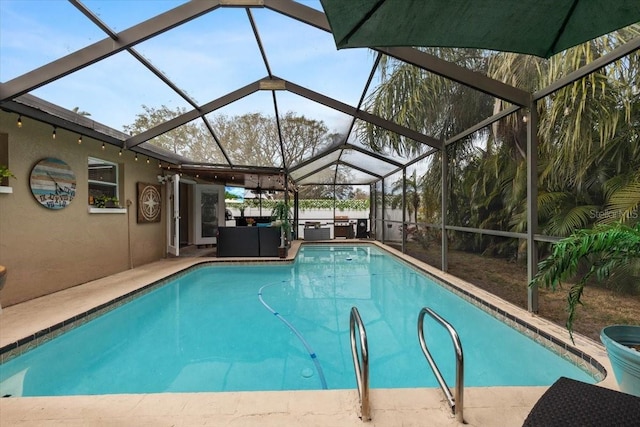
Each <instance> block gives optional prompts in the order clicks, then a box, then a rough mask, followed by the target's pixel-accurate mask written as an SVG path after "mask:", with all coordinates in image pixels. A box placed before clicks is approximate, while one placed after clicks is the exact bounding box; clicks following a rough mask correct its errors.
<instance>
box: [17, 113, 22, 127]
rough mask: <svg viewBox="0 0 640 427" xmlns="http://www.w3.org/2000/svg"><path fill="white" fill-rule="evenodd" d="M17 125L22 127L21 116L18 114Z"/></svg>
mask: <svg viewBox="0 0 640 427" xmlns="http://www.w3.org/2000/svg"><path fill="white" fill-rule="evenodd" d="M18 127H19V128H21V127H22V116H18Z"/></svg>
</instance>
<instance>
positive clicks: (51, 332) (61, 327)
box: [0, 258, 294, 364]
mask: <svg viewBox="0 0 640 427" xmlns="http://www.w3.org/2000/svg"><path fill="white" fill-rule="evenodd" d="M293 261H294V259H293V258H291V259H272V260H262V259H260V260H224V261H212V260H202V261H200V262H198V263H196V264H194V265H191V266H189V267H186V268H184V269H182V270H180V271H177V272H175V273H172V274H170V275H169V276H166V277H163V278H162V279H158V280H156V281H154V282H151V283H148V284H146V285H144V286H141V287H139V288H137V289H134V290H132V291H131V292H128V293H126V294H123V295H120V296H118V297H116V298H114V299H112V300H110V301H107V302H104V303H102V304H100V305H97V306H96V307H93V308H91V309H89V310H87V311H85V312H83V313H79V314H76V315H74V316H72V317H70V318H68V319H66V320H63V321H62V322H59V323H56V324H55V325H53V326H49V327H47V328H44V329H42V330H40V331H37V332H35V333H34V334H31V335H28V336H26V337H23V338H20V339H19V340H17V341H14V342H12V343H9V344H6V345H5V346H3V347H2V348H0V364H2V363H5V362H8V361H9V360H11V359H13V358H14V357H16V356H19V355H21V354H23V353H26V352H27V351H29V350H32V349H34V348H36V347H38V346H39V345H40V344H44V343H45V342H47V341H50V340H52V339H54V338H56V337H58V336H60V335H62V334H64V333H65V332H67V331H69V330H71V329H73V328H77V327H78V326H81V325H83V324H85V323H87V322H89V321H91V320H93V319H95V318H96V317H100V316H102V315H103V314H105V313H108V312H109V311H111V310H114V309H116V308H118V307H120V306H121V305H124V304H127V303H129V302H131V301H132V300H134V299H136V298H139V297H141V296H143V295H144V294H146V293H149V292H151V291H153V290H154V289H156V288H158V287H160V286H163V285H164V284H166V283H167V282H169V281H171V280H174V279H177V278H179V277H181V276H184V275H186V274H188V273H190V272H192V271H195V270H197V269H199V268H204V267H207V266H211V265H242V264H245V265H256V264H267V263H270V264H283V263H293Z"/></svg>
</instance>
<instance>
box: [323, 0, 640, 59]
mask: <svg viewBox="0 0 640 427" xmlns="http://www.w3.org/2000/svg"><path fill="white" fill-rule="evenodd" d="M321 3H322V7H323V8H324V11H325V14H326V15H327V18H328V20H329V25H330V26H331V31H332V33H333V36H334V39H335V41H336V46H337V47H338V49H342V48H350V47H391V46H413V47H418V46H424V47H464V48H478V49H491V50H499V51H506V52H517V53H525V54H530V55H536V56H539V57H542V58H549V57H550V56H552V55H555V54H556V53H558V52H561V51H563V50H565V49H567V48H570V47H572V46H575V45H578V44H580V43H584V42H586V41H589V40H592V39H594V38H596V37H599V36H601V35H604V34H607V33H610V32H613V31H615V30H618V29H620V28H623V27H626V26H628V25H631V24H634V23H636V22H639V21H640V0H321Z"/></svg>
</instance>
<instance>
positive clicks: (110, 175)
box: [89, 157, 120, 205]
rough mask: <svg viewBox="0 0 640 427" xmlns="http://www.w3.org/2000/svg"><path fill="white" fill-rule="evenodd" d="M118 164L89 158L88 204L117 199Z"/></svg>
mask: <svg viewBox="0 0 640 427" xmlns="http://www.w3.org/2000/svg"><path fill="white" fill-rule="evenodd" d="M119 194H120V193H119V192H118V164H117V163H112V162H108V161H106V160H101V159H96V158H94V157H89V204H90V205H95V204H96V202H97V201H98V200H100V199H104V198H111V199H117V198H118V197H119Z"/></svg>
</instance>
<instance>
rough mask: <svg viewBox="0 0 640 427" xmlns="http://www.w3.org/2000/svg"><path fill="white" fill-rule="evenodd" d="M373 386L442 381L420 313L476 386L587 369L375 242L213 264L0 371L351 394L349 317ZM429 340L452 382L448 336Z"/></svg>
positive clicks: (86, 385)
mask: <svg viewBox="0 0 640 427" xmlns="http://www.w3.org/2000/svg"><path fill="white" fill-rule="evenodd" d="M352 306H356V307H357V308H358V310H359V311H360V315H361V317H362V320H363V322H364V324H365V328H366V331H367V334H368V342H369V353H370V383H371V387H374V388H402V387H437V382H436V380H435V378H434V376H433V374H432V373H431V371H430V369H429V367H428V364H427V362H426V360H425V358H424V356H423V354H422V351H421V349H420V345H419V341H418V337H417V318H418V313H419V312H420V309H421V308H422V307H424V306H428V307H431V308H432V309H433V310H434V311H436V312H437V313H438V314H439V315H440V316H442V317H444V318H445V319H447V320H448V321H449V322H450V323H451V324H452V325H453V326H454V328H456V330H457V331H458V333H459V335H460V340H461V342H462V346H463V349H464V356H465V385H466V386H472V387H473V386H502V385H506V386H512V385H513V386H535V385H550V384H552V383H553V382H554V381H555V380H556V379H557V378H558V377H559V376H566V377H570V378H574V379H578V380H582V381H586V382H590V383H593V382H594V381H595V380H594V379H593V378H592V377H590V376H589V375H588V374H587V373H586V372H584V371H582V370H581V369H579V368H577V367H576V366H574V365H573V364H571V363H570V362H568V361H566V360H564V359H562V358H560V357H559V356H557V355H555V354H554V353H553V352H551V351H549V350H547V349H545V348H543V347H542V346H540V345H538V344H536V343H535V342H534V341H533V340H531V339H529V338H527V337H525V336H524V335H522V334H520V333H518V332H517V331H515V330H514V329H511V328H509V327H508V326H506V325H505V324H503V323H501V322H499V321H497V320H496V319H494V318H493V317H492V316H490V315H488V314H487V313H485V312H483V311H482V310H480V309H478V308H476V307H475V306H474V305H472V304H469V303H467V302H466V301H464V300H463V299H461V298H459V297H458V296H456V295H455V294H453V293H451V292H449V291H447V290H445V289H444V288H443V287H441V286H439V285H437V284H435V283H434V282H433V281H432V280H430V279H429V278H427V277H426V276H424V275H423V274H421V273H419V272H418V271H416V270H414V269H412V268H409V267H407V266H406V265H405V264H403V263H402V262H400V261H398V260H397V259H395V258H393V257H391V256H389V255H387V254H386V253H385V252H384V251H382V250H380V249H378V248H376V247H374V246H362V245H360V246H354V247H345V246H342V245H339V246H335V247H330V246H307V247H302V248H301V250H300V252H299V254H298V257H297V259H296V262H295V264H293V265H287V264H281V265H277V266H265V265H256V266H247V265H242V266H238V265H236V266H222V265H215V266H207V267H201V268H196V269H194V270H193V271H191V272H188V273H187V274H184V275H181V276H179V277H178V278H176V279H174V280H172V281H170V282H168V283H167V284H165V285H163V286H160V287H158V288H157V289H154V290H153V291H151V292H149V293H147V294H145V295H143V296H141V297H140V298H137V299H136V300H134V301H133V302H131V303H128V304H126V305H123V306H121V307H119V308H117V309H114V310H112V311H110V312H108V313H107V314H105V315H103V316H100V317H98V318H96V319H94V320H92V321H90V322H88V323H86V324H84V325H82V326H80V327H77V328H75V329H73V330H71V331H69V332H67V333H65V334H63V335H61V336H59V337H57V338H55V339H53V340H51V341H49V342H47V343H45V344H43V345H40V346H39V347H36V348H35V349H33V350H31V351H29V352H27V353H24V354H23V355H21V356H18V357H16V358H14V359H11V360H9V361H8V362H6V363H4V364H3V365H0V395H7V394H10V395H12V396H19V395H22V396H42V395H79V394H110V393H159V392H197V391H240V390H305V389H323V388H328V389H344V388H355V387H356V383H355V375H354V371H353V362H352V359H351V350H350V341H349V313H350V310H351V307H352ZM424 328H425V336H426V341H427V344H428V345H429V348H430V351H431V353H432V355H433V357H434V359H435V360H436V362H437V363H438V365H439V366H440V369H441V370H442V372H443V375H444V377H445V379H447V381H448V382H449V384H454V375H455V362H454V354H453V347H452V344H451V338H450V337H449V336H448V335H447V334H446V332H445V331H444V328H442V327H441V326H440V325H439V324H436V323H435V321H433V320H432V319H430V318H429V317H428V316H427V318H426V320H425V327H424Z"/></svg>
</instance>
